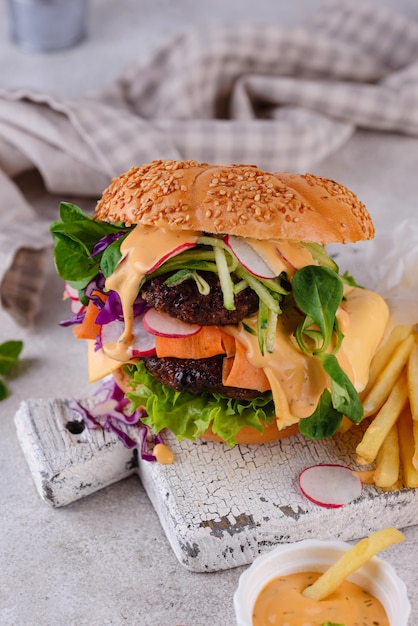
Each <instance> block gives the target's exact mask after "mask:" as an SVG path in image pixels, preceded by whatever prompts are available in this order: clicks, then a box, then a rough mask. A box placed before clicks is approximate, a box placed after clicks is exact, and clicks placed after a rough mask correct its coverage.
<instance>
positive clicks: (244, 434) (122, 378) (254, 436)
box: [113, 368, 299, 444]
mask: <svg viewBox="0 0 418 626" xmlns="http://www.w3.org/2000/svg"><path fill="white" fill-rule="evenodd" d="M113 378H114V379H115V382H116V384H117V385H119V387H120V388H121V389H122V391H123V392H124V393H128V392H129V391H132V387H131V386H130V385H129V379H128V377H127V376H126V374H125V372H124V371H123V369H122V368H121V369H119V370H116V371H115V372H113ZM298 432H299V429H298V425H297V424H292V426H288V427H287V428H283V430H279V429H278V428H277V425H276V422H273V423H272V424H269V425H268V426H267V427H266V428H265V429H264V431H263V432H262V433H260V432H259V431H258V430H256V429H255V428H251V426H244V427H243V428H241V430H240V431H238V434H237V437H236V439H237V443H242V444H248V443H267V442H269V441H277V440H278V439H284V438H285V437H290V436H291V435H295V434H296V433H298ZM200 438H201V439H208V440H209V441H219V442H223V439H221V438H220V437H218V435H215V433H213V432H212V429H211V428H208V429H207V430H205V432H204V433H203V435H200Z"/></svg>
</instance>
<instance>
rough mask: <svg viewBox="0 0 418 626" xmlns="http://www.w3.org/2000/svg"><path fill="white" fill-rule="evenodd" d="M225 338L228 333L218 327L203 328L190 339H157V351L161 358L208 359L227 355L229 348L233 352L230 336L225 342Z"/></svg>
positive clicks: (189, 337)
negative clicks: (218, 355)
mask: <svg viewBox="0 0 418 626" xmlns="http://www.w3.org/2000/svg"><path fill="white" fill-rule="evenodd" d="M224 336H226V333H224V332H222V331H221V330H220V328H219V327H218V326H202V328H201V329H200V330H199V332H198V333H196V334H195V335H190V336H188V337H155V349H156V351H157V356H158V357H159V358H162V357H175V358H177V359H206V358H209V357H211V356H216V355H217V354H226V353H227V352H226V350H227V348H228V350H229V351H230V350H231V342H230V340H229V336H226V339H225V342H224ZM232 340H233V341H234V339H233V338H232ZM226 344H228V345H226Z"/></svg>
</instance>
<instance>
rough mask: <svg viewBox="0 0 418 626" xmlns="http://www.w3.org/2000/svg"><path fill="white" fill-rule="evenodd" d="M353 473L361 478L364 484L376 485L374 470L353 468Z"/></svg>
mask: <svg viewBox="0 0 418 626" xmlns="http://www.w3.org/2000/svg"><path fill="white" fill-rule="evenodd" d="M353 474H354V475H355V476H358V478H360V480H361V482H362V483H363V485H374V470H353Z"/></svg>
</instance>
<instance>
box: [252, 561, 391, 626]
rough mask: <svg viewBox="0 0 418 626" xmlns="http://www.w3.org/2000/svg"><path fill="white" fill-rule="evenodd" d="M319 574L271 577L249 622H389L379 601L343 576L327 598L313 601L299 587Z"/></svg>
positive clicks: (297, 625) (301, 625) (283, 625)
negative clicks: (343, 579) (338, 585)
mask: <svg viewBox="0 0 418 626" xmlns="http://www.w3.org/2000/svg"><path fill="white" fill-rule="evenodd" d="M319 576H320V574H319V573H318V572H301V573H297V574H290V575H288V576H280V577H278V578H274V579H273V580H271V581H270V582H269V583H268V584H267V585H266V586H265V587H264V588H263V589H262V591H261V593H260V594H259V595H258V597H257V599H256V602H255V605H254V609H253V616H252V620H253V626H271V624H274V625H275V626H319V625H320V624H323V623H324V622H327V621H329V622H333V623H336V624H344V625H345V626H390V625H389V621H388V618H387V616H386V613H385V610H384V608H383V606H382V604H381V603H380V602H379V600H377V599H376V598H375V597H374V596H372V595H371V594H370V593H369V592H368V591H366V590H365V589H362V588H361V587H359V586H358V585H356V584H354V583H352V582H349V581H347V580H345V581H344V582H343V583H342V584H341V585H340V587H339V588H338V589H337V591H335V592H334V593H333V594H331V595H330V596H329V597H328V598H325V599H324V600H321V601H320V602H317V601H315V600H311V599H310V598H305V597H304V596H303V595H302V591H303V590H304V589H305V588H306V587H308V585H311V584H312V583H313V582H314V581H315V580H316V579H317V578H318V577H319Z"/></svg>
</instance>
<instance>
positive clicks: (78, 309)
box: [70, 298, 86, 314]
mask: <svg viewBox="0 0 418 626" xmlns="http://www.w3.org/2000/svg"><path fill="white" fill-rule="evenodd" d="M85 308H86V306H85V305H84V304H82V303H81V302H80V300H73V299H72V298H71V304H70V309H71V312H72V313H74V314H77V313H82V312H83V311H84V309H85Z"/></svg>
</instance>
